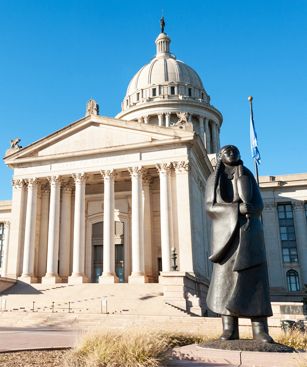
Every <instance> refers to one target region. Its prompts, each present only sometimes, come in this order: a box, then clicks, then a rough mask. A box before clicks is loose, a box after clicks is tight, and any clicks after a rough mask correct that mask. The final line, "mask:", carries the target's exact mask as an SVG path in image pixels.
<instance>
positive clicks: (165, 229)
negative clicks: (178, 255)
mask: <svg viewBox="0 0 307 367" xmlns="http://www.w3.org/2000/svg"><path fill="white" fill-rule="evenodd" d="M157 169H158V171H159V176H160V222H161V254H162V272H168V271H170V264H171V246H170V245H171V244H170V195H169V176H170V170H171V164H170V163H161V164H157Z"/></svg>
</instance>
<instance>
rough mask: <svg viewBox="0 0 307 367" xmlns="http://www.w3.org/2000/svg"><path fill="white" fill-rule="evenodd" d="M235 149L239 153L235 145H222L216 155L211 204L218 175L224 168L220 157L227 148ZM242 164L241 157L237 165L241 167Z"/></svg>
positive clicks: (214, 199) (213, 202)
mask: <svg viewBox="0 0 307 367" xmlns="http://www.w3.org/2000/svg"><path fill="white" fill-rule="evenodd" d="M230 148H232V149H236V150H237V151H238V152H239V154H240V151H239V149H238V148H237V147H236V146H235V145H224V146H223V147H222V148H221V149H220V151H219V153H218V155H217V162H216V167H215V175H214V185H213V200H212V205H214V204H215V203H216V189H217V186H218V183H219V178H220V175H221V172H222V170H223V169H224V167H225V165H224V163H223V162H222V157H223V154H224V153H225V152H226V151H227V150H228V149H230ZM242 164H243V162H242V161H241V159H240V160H239V161H238V165H239V166H241V167H242Z"/></svg>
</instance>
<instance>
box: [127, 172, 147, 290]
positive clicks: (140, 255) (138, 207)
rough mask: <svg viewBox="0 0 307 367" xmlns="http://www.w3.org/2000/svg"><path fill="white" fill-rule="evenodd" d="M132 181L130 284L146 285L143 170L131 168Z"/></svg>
mask: <svg viewBox="0 0 307 367" xmlns="http://www.w3.org/2000/svg"><path fill="white" fill-rule="evenodd" d="M129 172H130V175H131V181H132V200H131V206H132V229H131V234H132V236H131V237H132V238H131V240H132V246H131V247H132V273H131V275H130V276H129V280H128V281H129V283H144V282H145V281H146V278H145V275H144V238H143V236H142V234H143V229H142V228H143V214H142V212H143V210H142V209H143V208H142V206H143V205H142V168H141V167H132V168H129Z"/></svg>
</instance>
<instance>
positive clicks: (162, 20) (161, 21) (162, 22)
mask: <svg viewBox="0 0 307 367" xmlns="http://www.w3.org/2000/svg"><path fill="white" fill-rule="evenodd" d="M160 28H161V33H164V28H165V20H164V17H162V18H161V19H160Z"/></svg>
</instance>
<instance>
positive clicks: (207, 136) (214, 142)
mask: <svg viewBox="0 0 307 367" xmlns="http://www.w3.org/2000/svg"><path fill="white" fill-rule="evenodd" d="M198 119H199V134H200V137H201V138H202V139H203V141H204V144H205V147H206V150H207V152H208V153H216V152H218V151H219V149H220V138H219V136H220V134H219V126H218V124H217V123H216V122H215V121H213V120H209V119H208V118H207V117H204V116H199V117H198Z"/></svg>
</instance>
